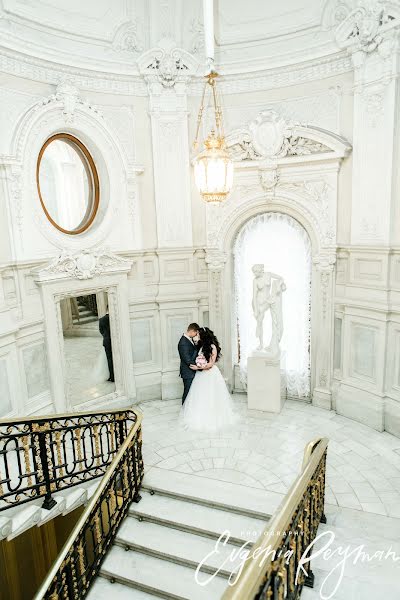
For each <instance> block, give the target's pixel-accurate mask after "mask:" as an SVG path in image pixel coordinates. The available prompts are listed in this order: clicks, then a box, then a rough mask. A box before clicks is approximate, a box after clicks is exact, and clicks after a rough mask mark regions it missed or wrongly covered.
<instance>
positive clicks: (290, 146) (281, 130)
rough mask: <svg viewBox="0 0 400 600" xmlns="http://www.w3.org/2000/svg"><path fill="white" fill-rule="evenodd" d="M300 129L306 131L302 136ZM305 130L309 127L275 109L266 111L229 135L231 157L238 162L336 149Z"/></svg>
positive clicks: (318, 152) (319, 152) (228, 143)
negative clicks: (294, 121) (289, 120)
mask: <svg viewBox="0 0 400 600" xmlns="http://www.w3.org/2000/svg"><path fill="white" fill-rule="evenodd" d="M298 129H302V130H304V131H305V133H304V134H303V135H300V134H299V132H298V131H297V130H298ZM306 130H307V128H306V126H301V125H299V124H297V123H292V122H288V121H286V120H285V119H283V118H282V117H281V116H280V115H279V114H278V113H277V112H276V111H274V110H264V111H262V112H261V113H260V114H259V115H258V116H257V117H256V119H254V120H253V121H251V122H250V123H249V125H248V127H247V128H246V129H240V130H237V131H234V132H232V133H231V134H230V135H229V136H227V146H228V148H229V152H230V155H231V157H232V159H233V160H236V161H242V160H260V159H263V160H265V159H267V160H268V159H277V158H284V157H286V156H304V155H309V154H321V153H325V152H332V151H333V149H332V148H329V147H328V146H327V145H325V144H323V143H322V142H319V141H316V140H315V139H312V138H311V137H310V138H307V137H306ZM310 132H311V129H310Z"/></svg>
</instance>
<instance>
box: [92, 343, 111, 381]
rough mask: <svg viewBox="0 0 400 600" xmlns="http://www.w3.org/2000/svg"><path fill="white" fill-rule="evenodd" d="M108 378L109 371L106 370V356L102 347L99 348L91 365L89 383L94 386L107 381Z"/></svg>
mask: <svg viewBox="0 0 400 600" xmlns="http://www.w3.org/2000/svg"><path fill="white" fill-rule="evenodd" d="M109 377H110V371H109V370H108V362H107V356H106V353H105V351H104V348H103V346H101V349H100V350H99V352H98V354H97V357H96V362H95V363H94V364H93V368H92V371H91V375H90V376H89V383H90V385H92V386H95V385H98V384H99V383H103V382H104V381H107V380H108V378H109Z"/></svg>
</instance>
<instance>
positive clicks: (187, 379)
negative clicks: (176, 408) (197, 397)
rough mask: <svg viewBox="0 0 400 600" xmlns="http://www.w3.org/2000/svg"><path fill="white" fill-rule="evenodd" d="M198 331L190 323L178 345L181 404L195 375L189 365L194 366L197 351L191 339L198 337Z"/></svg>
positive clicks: (197, 328)
mask: <svg viewBox="0 0 400 600" xmlns="http://www.w3.org/2000/svg"><path fill="white" fill-rule="evenodd" d="M199 329H200V327H199V326H198V325H197V323H190V325H189V326H188V328H187V331H186V333H184V334H183V335H182V337H181V339H180V340H179V344H178V352H179V357H180V359H181V366H180V370H179V375H180V376H181V377H182V380H183V396H182V404H183V403H184V402H185V400H186V396H187V395H188V393H189V390H190V386H191V385H192V381H193V379H194V377H195V375H196V371H194V370H193V369H191V368H190V365H192V366H193V365H195V364H196V357H197V354H198V349H197V346H196V344H195V342H194V339H193V338H195V337H196V336H197V335H198V333H199Z"/></svg>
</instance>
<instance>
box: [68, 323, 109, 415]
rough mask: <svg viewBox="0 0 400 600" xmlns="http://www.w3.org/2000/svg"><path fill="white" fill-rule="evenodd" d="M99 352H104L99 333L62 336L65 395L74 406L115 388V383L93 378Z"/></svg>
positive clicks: (104, 394) (103, 394)
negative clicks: (65, 382)
mask: <svg viewBox="0 0 400 600" xmlns="http://www.w3.org/2000/svg"><path fill="white" fill-rule="evenodd" d="M100 352H104V349H103V339H102V337H101V335H100V334H98V336H97V337H94V336H93V337H91V336H82V337H67V338H64V353H65V362H66V381H67V395H68V398H69V399H70V400H71V403H72V404H73V405H75V406H77V405H78V404H81V403H82V402H87V401H88V400H94V399H95V398H100V397H101V396H106V395H107V394H110V393H111V392H113V391H114V390H115V384H114V383H113V382H111V381H95V380H94V377H93V373H94V370H95V365H96V362H97V359H98V356H99V353H100Z"/></svg>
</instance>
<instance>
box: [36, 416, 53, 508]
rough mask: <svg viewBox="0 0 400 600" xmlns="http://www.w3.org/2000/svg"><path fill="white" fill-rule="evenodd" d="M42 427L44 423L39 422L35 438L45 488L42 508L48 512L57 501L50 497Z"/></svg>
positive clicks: (44, 435)
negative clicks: (37, 442)
mask: <svg viewBox="0 0 400 600" xmlns="http://www.w3.org/2000/svg"><path fill="white" fill-rule="evenodd" d="M43 426H44V422H43V421H41V422H39V424H38V430H37V436H38V438H39V450H40V462H41V463H42V471H43V479H44V485H45V488H46V495H45V497H44V501H43V504H42V508H45V509H46V510H50V509H51V508H53V506H55V505H56V504H57V501H56V500H54V498H52V497H51V485H50V473H49V463H48V461H47V448H46V433H45V431H44V430H43Z"/></svg>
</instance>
